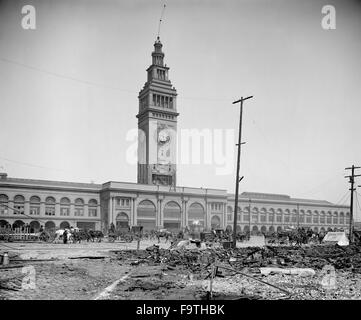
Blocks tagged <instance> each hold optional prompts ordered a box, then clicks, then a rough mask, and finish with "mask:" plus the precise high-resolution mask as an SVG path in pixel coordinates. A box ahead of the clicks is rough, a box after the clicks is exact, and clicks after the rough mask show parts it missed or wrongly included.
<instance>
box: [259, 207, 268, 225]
mask: <svg viewBox="0 0 361 320" xmlns="http://www.w3.org/2000/svg"><path fill="white" fill-rule="evenodd" d="M260 214H261V216H260V220H261V222H267V210H266V208H262V209H261V211H260Z"/></svg>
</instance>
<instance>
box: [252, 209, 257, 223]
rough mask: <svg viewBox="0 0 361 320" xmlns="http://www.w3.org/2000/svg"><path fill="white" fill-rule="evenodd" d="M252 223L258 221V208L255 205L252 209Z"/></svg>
mask: <svg viewBox="0 0 361 320" xmlns="http://www.w3.org/2000/svg"><path fill="white" fill-rule="evenodd" d="M252 223H258V208H256V207H254V208H253V210H252Z"/></svg>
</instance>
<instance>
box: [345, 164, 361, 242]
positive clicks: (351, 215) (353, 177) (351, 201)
mask: <svg viewBox="0 0 361 320" xmlns="http://www.w3.org/2000/svg"><path fill="white" fill-rule="evenodd" d="M360 168H361V167H355V166H354V165H352V166H351V167H348V168H345V170H351V175H350V176H345V178H349V179H350V180H349V183H350V184H351V188H350V189H349V190H351V200H350V226H349V238H350V243H351V242H353V192H354V191H355V190H356V188H354V183H355V177H360V176H361V174H355V169H360Z"/></svg>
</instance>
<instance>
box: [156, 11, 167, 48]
mask: <svg viewBox="0 0 361 320" xmlns="http://www.w3.org/2000/svg"><path fill="white" fill-rule="evenodd" d="M165 7H166V5H165V4H164V5H163V9H162V13H161V15H160V19H159V25H158V34H157V41H159V35H160V25H161V23H162V19H163V15H164V11H165Z"/></svg>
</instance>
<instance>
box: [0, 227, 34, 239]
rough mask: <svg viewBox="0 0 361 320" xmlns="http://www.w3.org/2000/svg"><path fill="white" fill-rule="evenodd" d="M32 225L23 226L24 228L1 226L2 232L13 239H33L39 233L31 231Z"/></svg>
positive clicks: (0, 230)
mask: <svg viewBox="0 0 361 320" xmlns="http://www.w3.org/2000/svg"><path fill="white" fill-rule="evenodd" d="M31 231H32V230H31V228H30V227H23V228H21V227H20V228H7V227H0V234H1V235H6V236H7V237H10V238H11V239H13V240H31V239H34V237H36V236H37V233H34V232H31Z"/></svg>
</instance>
